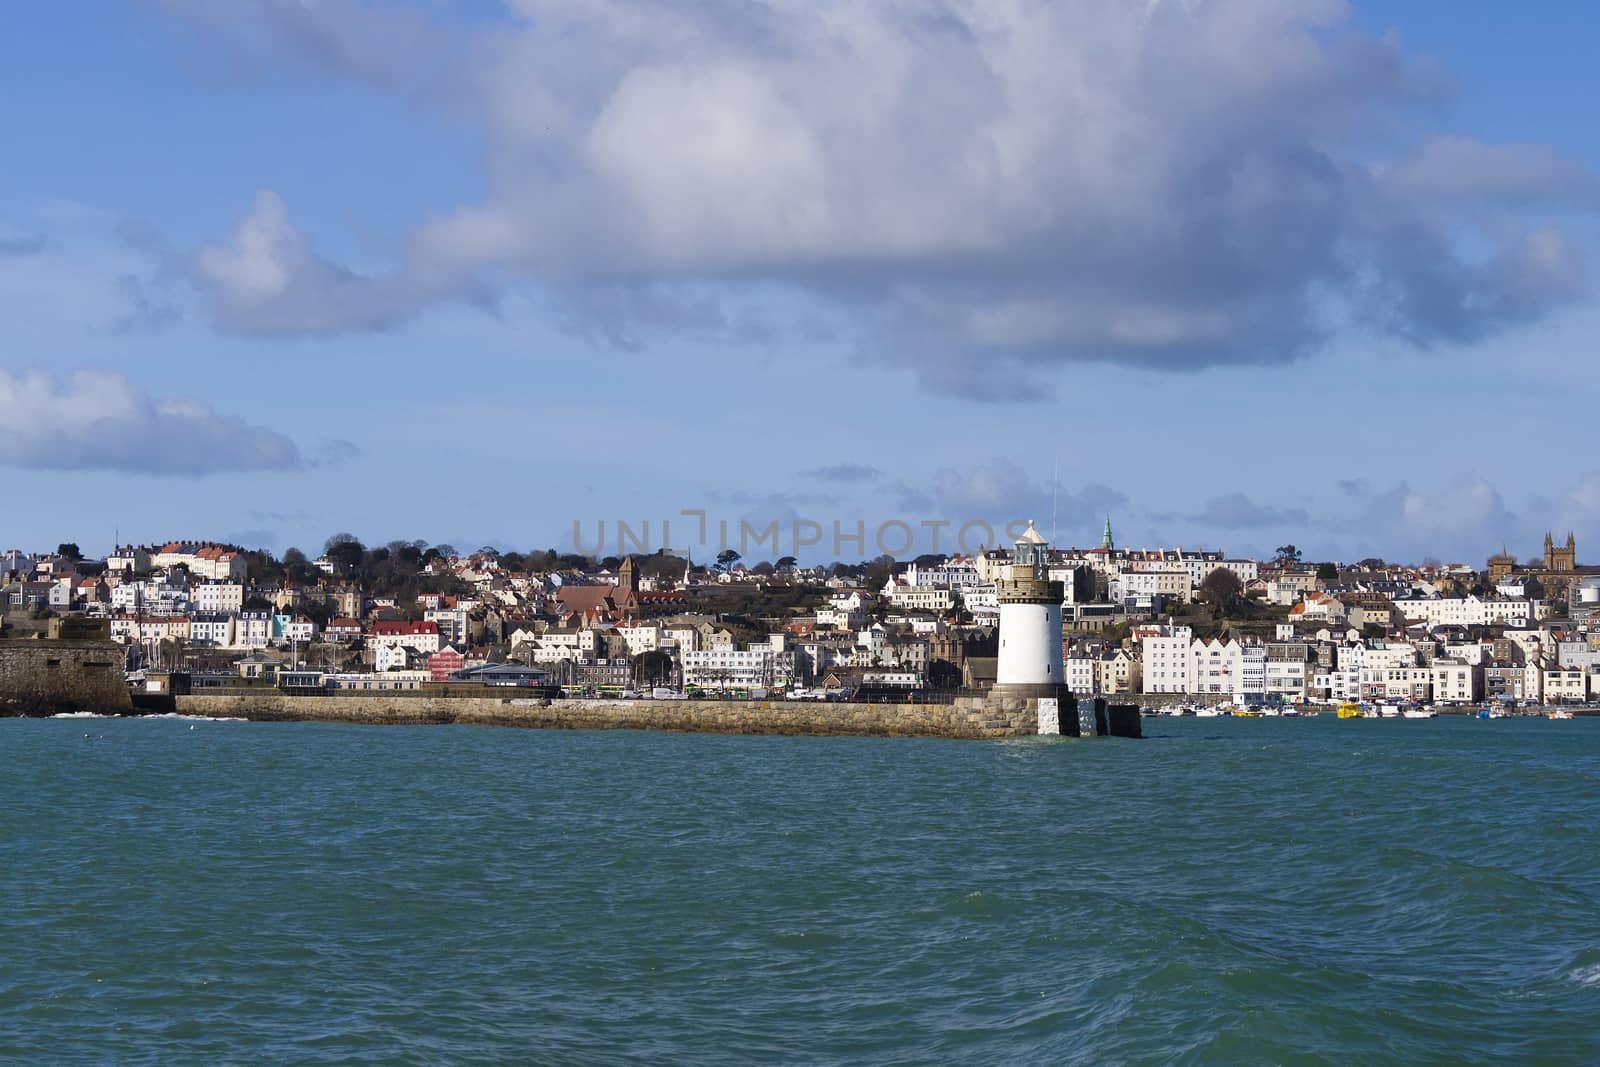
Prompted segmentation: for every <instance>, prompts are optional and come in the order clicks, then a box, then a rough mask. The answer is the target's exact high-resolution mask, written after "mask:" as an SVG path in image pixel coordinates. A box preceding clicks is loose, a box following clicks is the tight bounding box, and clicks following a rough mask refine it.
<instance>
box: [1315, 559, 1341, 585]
mask: <svg viewBox="0 0 1600 1067" xmlns="http://www.w3.org/2000/svg"><path fill="white" fill-rule="evenodd" d="M1317 577H1318V578H1319V579H1321V580H1322V581H1324V582H1337V581H1338V580H1339V568H1338V567H1336V566H1334V565H1333V564H1332V563H1323V564H1321V565H1319V566H1318V567H1317Z"/></svg>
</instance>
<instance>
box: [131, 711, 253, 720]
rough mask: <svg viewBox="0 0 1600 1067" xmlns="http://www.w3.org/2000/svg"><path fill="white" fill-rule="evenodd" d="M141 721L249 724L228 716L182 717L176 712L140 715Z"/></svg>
mask: <svg viewBox="0 0 1600 1067" xmlns="http://www.w3.org/2000/svg"><path fill="white" fill-rule="evenodd" d="M139 717H140V718H141V719H181V720H182V721H184V722H249V721H250V720H249V719H242V718H237V717H234V716H230V715H183V714H181V713H179V712H176V711H164V712H162V713H160V714H159V715H141V716H139Z"/></svg>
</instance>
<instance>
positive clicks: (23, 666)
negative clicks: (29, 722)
mask: <svg viewBox="0 0 1600 1067" xmlns="http://www.w3.org/2000/svg"><path fill="white" fill-rule="evenodd" d="M132 710H133V701H132V698H131V697H130V696H129V694H128V686H127V683H125V682H124V681H123V680H122V649H121V648H120V647H118V646H117V645H114V644H111V643H110V642H109V641H5V640H0V715H54V714H56V713H57V712H65V711H95V712H100V713H102V714H109V713H115V712H126V711H132Z"/></svg>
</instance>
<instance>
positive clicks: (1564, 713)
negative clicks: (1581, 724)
mask: <svg viewBox="0 0 1600 1067" xmlns="http://www.w3.org/2000/svg"><path fill="white" fill-rule="evenodd" d="M1545 718H1547V719H1570V718H1573V714H1572V712H1570V711H1568V710H1567V709H1566V708H1554V709H1552V710H1551V711H1550V712H1548V713H1547V714H1546V715H1545Z"/></svg>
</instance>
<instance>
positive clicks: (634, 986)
mask: <svg viewBox="0 0 1600 1067" xmlns="http://www.w3.org/2000/svg"><path fill="white" fill-rule="evenodd" d="M1145 725H1146V728H1147V730H1148V732H1149V733H1150V734H1151V735H1152V736H1150V737H1148V738H1147V739H1146V740H1144V741H1139V742H1133V741H1109V740H1107V741H1071V740H1066V741H1042V740H1041V741H1034V740H1027V741H1014V742H993V743H985V742H954V741H950V742H946V741H932V740H876V739H852V738H826V739H823V738H757V737H717V736H694V735H679V734H651V733H634V732H592V733H591V732H558V731H548V732H541V731H519V730H497V729H482V728H466V727H431V728H428V727H425V728H398V727H345V726H330V725H310V724H250V723H234V722H191V721H186V720H182V719H153V720H105V719H73V720H45V721H22V720H6V721H0V1060H4V1061H7V1062H21V1063H51V1064H55V1063H132V1064H145V1063H148V1064H187V1063H195V1064H211V1063H319V1062H330V1063H331V1062H371V1063H416V1064H436V1063H468V1062H500V1063H550V1064H566V1063H570V1064H611V1063H617V1064H621V1063H692V1064H759V1063H862V1064H868V1063H870V1064H879V1063H996V1064H1023V1063H1040V1064H1058V1063H1094V1064H1105V1063H1217V1064H1256V1063H1261V1064H1267V1063H1286V1064H1302V1063H1303V1064H1314V1063H1327V1064H1382V1063H1396V1064H1402V1063H1403V1064H1426V1063H1437V1064H1468V1063H1516V1064H1541V1063H1548V1064H1593V1063H1597V1062H1600V720H1587V721H1585V720H1579V721H1576V722H1565V723H1562V722H1550V721H1546V720H1542V719H1541V720H1526V721H1521V720H1505V721H1476V720H1467V719H1445V718H1440V719H1434V720H1425V721H1381V722H1380V721H1370V720H1351V721H1343V722H1341V721H1337V720H1335V719H1333V718H1331V717H1327V716H1324V717H1322V718H1320V719H1317V720H1314V721H1308V720H1299V721H1295V720H1282V721H1274V720H1232V721H1230V720H1216V719H1212V720H1193V719H1191V720H1147V721H1146V723H1145Z"/></svg>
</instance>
